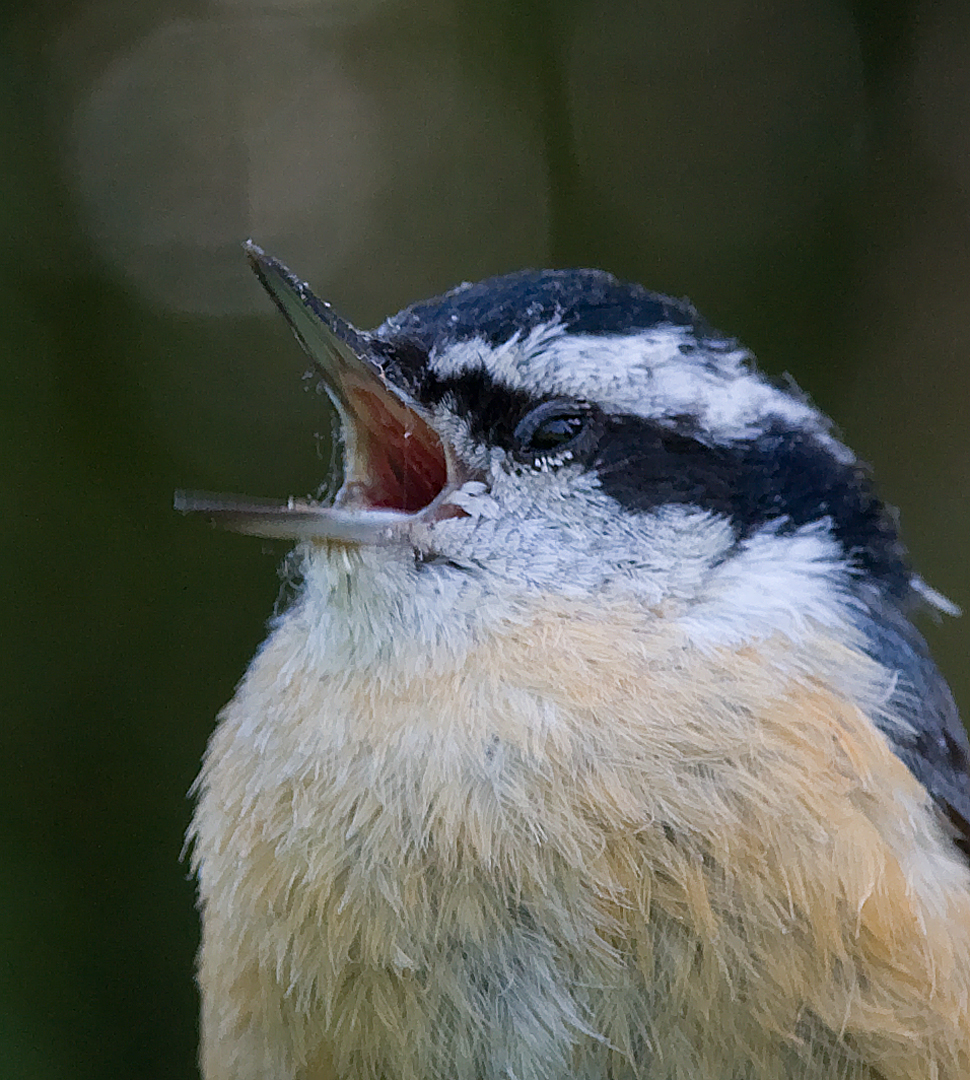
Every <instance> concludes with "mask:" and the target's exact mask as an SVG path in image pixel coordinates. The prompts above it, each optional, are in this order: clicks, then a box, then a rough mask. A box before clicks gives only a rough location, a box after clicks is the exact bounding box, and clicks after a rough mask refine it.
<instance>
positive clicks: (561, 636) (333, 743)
mask: <svg viewBox="0 0 970 1080" xmlns="http://www.w3.org/2000/svg"><path fill="white" fill-rule="evenodd" d="M612 615H613V618H612V619H611V620H610V622H609V623H605V622H604V621H603V620H601V619H598V618H597V617H596V615H595V612H592V611H588V610H587V611H583V610H579V609H577V608H575V607H573V608H569V609H567V608H565V607H563V608H561V609H559V610H546V611H544V612H541V613H538V612H537V613H536V615H535V617H534V618H533V619H532V620H531V621H529V622H527V623H522V624H520V625H518V626H515V627H508V628H506V630H505V631H504V632H503V633H501V634H497V635H495V636H493V637H491V638H489V639H488V640H487V641H486V642H485V643H482V644H480V645H479V646H477V647H476V648H473V649H471V650H470V651H469V652H468V654H467V655H466V656H465V657H463V658H462V662H461V663H460V664H455V665H451V666H448V665H443V666H442V667H440V668H439V669H438V670H434V671H432V670H425V671H423V672H422V671H417V670H411V671H404V670H397V671H392V670H389V669H385V670H383V671H376V670H371V671H368V672H358V673H356V674H346V673H345V674H343V675H341V676H339V677H338V676H334V677H332V678H327V679H321V678H320V677H319V676H318V675H317V674H315V673H314V671H313V670H312V669H310V668H305V667H302V666H301V665H300V663H296V664H294V661H293V658H294V657H299V656H301V655H305V650H301V648H300V646H299V642H297V641H295V640H294V638H293V636H292V634H293V633H294V632H296V631H294V629H293V628H292V627H287V626H286V624H284V626H283V627H281V628H280V630H279V631H278V632H277V636H276V638H275V639H271V642H270V643H269V644H268V646H267V647H266V648H265V649H264V650H263V652H262V653H261V655H260V657H259V658H258V659H257V661H256V662H255V663H254V666H253V668H252V669H251V671H250V673H249V675H248V677H247V679H246V681H245V682H244V684H243V686H242V687H241V689H240V692H239V694H238V695H237V697H236V699H235V700H234V702H233V703H232V704H231V705H230V706H229V707H228V708H227V710H226V712H225V714H224V716H223V719H222V723H221V725H220V728H219V729H218V731H217V733H216V735H215V737H214V740H213V743H212V747H211V749H210V753H209V757H208V761H207V764H206V769H205V773H204V775H203V781H202V786H203V795H202V800H201V802H200V809H199V812H198V815H197V819H196V820H197V825H196V836H197V838H196V858H197V860H198V862H199V864H200V880H201V890H202V898H203V902H204V904H205V906H206V941H205V942H204V945H203V957H202V968H201V979H202V982H203V984H204V986H205V989H206V998H207V1001H209V1002H210V1003H212V1007H211V1011H210V1013H209V1015H208V1016H207V1017H206V1026H207V1031H208V1035H207V1039H206V1046H207V1049H206V1053H207V1054H208V1055H209V1059H208V1061H207V1068H208V1072H207V1075H208V1076H210V1077H212V1078H221V1077H230V1076H231V1077H234V1078H237V1080H238V1078H240V1077H249V1076H252V1077H254V1078H255V1077H256V1076H265V1075H270V1074H271V1075H274V1076H277V1077H293V1078H297V1077H299V1078H313V1080H316V1078H318V1077H319V1078H323V1077H339V1078H344V1077H354V1078H363V1077H367V1078H374V1080H376V1078H378V1077H380V1078H382V1080H419V1078H421V1080H424V1078H426V1077H429V1076H449V1077H452V1078H454V1080H485V1078H489V1080H490V1078H492V1077H495V1078H497V1077H499V1076H504V1077H507V1076H516V1077H519V1078H521V1080H554V1078H561V1077H566V1076H570V1077H577V1076H578V1077H589V1078H593V1077H597V1078H600V1077H608V1076H609V1077H621V1076H631V1077H632V1076H641V1077H649V1078H651V1080H688V1077H689V1078H691V1080H725V1078H730V1080H735V1078H738V1080H741V1078H744V1080H748V1078H749V1077H750V1078H762V1077H763V1078H766V1080H767V1078H769V1077H771V1078H773V1080H775V1078H778V1077H781V1076H785V1077H806V1078H809V1077H822V1076H825V1077H828V1076H831V1075H834V1074H835V1073H834V1072H833V1070H839V1069H841V1070H842V1072H839V1073H838V1075H840V1076H841V1075H847V1076H858V1077H860V1078H862V1077H866V1078H868V1077H870V1076H876V1075H877V1074H876V1073H875V1072H872V1071H871V1070H870V1069H869V1067H868V1066H863V1065H862V1064H853V1062H854V1061H856V1062H862V1061H868V1062H873V1061H876V1062H879V1064H880V1069H881V1075H882V1076H884V1077H887V1078H897V1077H898V1078H906V1080H910V1078H912V1080H917V1078H920V1080H921V1078H923V1077H925V1076H928V1075H930V1072H928V1071H926V1070H927V1069H928V1068H929V1067H930V1065H931V1063H934V1064H935V1067H937V1068H938V1069H939V1075H940V1076H941V1077H947V1078H950V1077H952V1078H953V1080H956V1078H957V1077H958V1076H960V1075H964V1073H960V1072H958V1071H955V1070H956V1069H957V1067H958V1064H959V1067H960V1068H964V1066H965V1065H966V1064H967V1062H968V1059H967V1056H966V1055H967V1054H968V1052H970V1050H968V1046H967V1041H968V1036H967V1035H966V1032H965V1029H964V1028H961V1026H960V1025H961V1024H963V1023H965V1021H966V1007H967V1006H966V998H964V1000H963V1002H962V1004H961V1003H960V1002H958V1001H957V1000H955V999H954V1000H953V1001H950V1002H942V1001H940V1000H936V1001H935V1002H934V1004H933V1006H932V1009H930V1007H929V1006H928V1005H927V1004H922V1005H921V1004H919V1002H921V1001H924V1000H925V1001H927V1002H928V1001H929V999H930V997H932V995H933V994H937V995H939V994H949V993H951V991H950V990H943V989H939V988H935V987H936V986H937V984H938V982H939V980H937V979H936V978H935V977H934V974H933V973H934V972H935V971H939V970H942V968H943V967H947V968H948V969H952V968H953V965H954V964H955V963H959V962H960V961H959V960H958V959H955V958H958V957H959V956H960V955H961V954H960V951H959V950H960V948H961V947H962V948H963V954H962V955H963V956H966V955H970V941H967V940H965V939H967V938H970V898H968V896H967V890H966V873H965V871H964V870H962V868H961V867H960V866H959V865H958V864H957V863H956V862H955V861H954V860H952V859H951V858H950V856H949V854H948V850H947V847H946V844H945V841H944V838H943V837H942V834H941V831H940V829H939V826H938V825H937V824H936V821H935V818H934V816H933V814H932V811H931V809H930V807H929V805H928V800H927V799H926V796H925V793H923V792H922V790H921V789H920V788H919V786H918V785H917V784H916V783H915V781H913V779H912V778H911V777H910V775H909V773H908V772H907V770H906V769H905V768H904V767H903V766H902V765H901V764H900V763H899V762H898V760H897V759H896V758H895V757H894V756H893V754H892V753H891V752H890V750H889V749H888V747H887V746H886V744H885V741H884V740H883V738H882V736H880V735H879V734H878V732H877V731H876V730H875V728H874V727H873V726H872V724H871V723H870V722H869V721H868V719H867V718H866V716H865V714H864V713H863V712H862V711H861V710H860V709H859V708H858V706H857V705H855V704H852V703H849V702H846V701H844V700H840V699H839V698H838V697H837V696H836V695H834V694H832V693H831V692H830V691H828V690H823V689H822V684H821V683H820V682H819V681H818V680H816V679H815V678H814V677H812V676H811V675H804V674H802V675H798V676H796V674H795V672H796V671H797V670H798V663H797V658H795V657H793V656H792V655H791V650H790V649H788V648H786V647H782V646H781V645H778V644H775V645H765V646H764V648H762V649H753V648H752V649H749V650H746V651H743V652H741V653H734V654H732V655H731V657H730V662H727V658H725V657H715V656H707V657H704V656H700V655H698V654H696V653H693V652H691V651H690V650H688V649H685V648H684V645H683V642H682V641H678V640H676V639H673V638H671V637H670V636H666V637H665V636H663V635H660V634H658V633H656V632H652V631H649V630H648V629H647V625H648V624H646V623H644V622H643V620H642V618H640V617H637V616H635V615H634V614H632V613H624V612H623V611H622V610H620V611H614V612H613V613H612ZM617 620H619V621H620V622H623V623H624V625H623V626H619V625H618V623H617ZM811 652H812V654H813V655H814V656H816V657H817V658H821V660H820V662H821V663H824V658H825V656H826V654H828V655H829V656H831V658H832V661H833V663H836V662H837V664H838V666H839V668H840V670H842V671H843V672H844V671H845V665H846V664H847V663H850V664H855V665H856V667H857V668H858V670H857V673H856V674H857V675H858V678H857V679H856V680H855V682H856V684H857V685H867V684H869V685H873V686H875V685H876V683H877V682H878V680H877V679H875V678H874V675H875V673H874V672H873V671H871V670H866V665H867V664H868V663H869V662H868V661H864V660H863V659H862V658H861V657H859V656H857V655H855V654H853V653H852V652H851V650H849V649H848V648H846V647H844V646H841V645H839V644H838V643H836V642H832V641H823V640H819V641H816V642H814V643H813V647H812V650H811ZM961 875H962V876H961ZM907 926H909V927H910V929H911V931H912V932H911V933H910V934H908V935H907V933H906V928H907ZM934 927H938V928H939V930H938V933H934V932H933V928H934ZM944 929H945V934H944V932H943V931H944ZM954 935H956V936H954ZM960 935H962V938H961V937H960ZM961 941H963V945H962V946H961V944H960V942H961ZM941 965H942V967H941ZM961 980H962V981H961ZM947 985H948V986H957V987H961V986H962V988H963V990H964V992H966V991H968V989H970V972H963V973H962V975H961V976H960V978H959V979H957V980H956V981H954V980H949V981H948V983H947ZM915 987H919V988H920V989H919V990H918V991H916V990H914V988H915ZM894 995H895V997H896V998H898V999H900V1000H910V1001H911V1007H910V1008H909V1011H908V1013H907V1012H904V1013H898V1009H897V1013H898V1016H899V1018H898V1019H894V1020H893V1025H892V1031H887V1030H885V1016H884V1013H885V1007H886V1003H887V1001H889V1000H890V999H891V998H893V996H894ZM927 995H929V997H927ZM961 1010H962V1011H961ZM924 1013H925V1014H926V1015H925V1016H924ZM880 1017H882V1020H880ZM941 1017H946V1019H945V1020H944V1019H941ZM927 1018H930V1019H929V1023H930V1026H929V1027H928V1026H927V1024H928V1020H927ZM949 1024H952V1027H948V1026H947V1025H949ZM944 1029H945V1030H944ZM229 1031H231V1032H234V1033H235V1034H234V1037H233V1039H232V1040H231V1042H230V1040H229V1039H228V1038H225V1037H220V1035H219V1033H220V1032H222V1033H225V1032H229ZM246 1032H253V1033H257V1032H258V1038H257V1037H256V1035H255V1034H253V1036H252V1037H251V1038H247V1037H246ZM847 1032H848V1033H850V1034H851V1041H846V1039H845V1038H844V1037H843V1036H844V1035H845V1034H846V1033H847ZM961 1032H962V1033H961ZM230 1045H231V1046H232V1049H231V1051H230V1050H229V1047H230ZM852 1047H855V1049H852ZM863 1051H864V1052H863ZM883 1062H884V1064H883ZM853 1070H855V1071H853Z"/></svg>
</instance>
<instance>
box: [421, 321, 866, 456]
mask: <svg viewBox="0 0 970 1080" xmlns="http://www.w3.org/2000/svg"><path fill="white" fill-rule="evenodd" d="M750 360H751V354H750V353H749V352H747V350H745V349H743V348H741V347H739V346H735V345H734V344H733V343H732V342H730V341H727V340H720V339H712V340H711V341H709V342H698V340H697V339H696V338H695V337H694V336H693V335H692V333H691V332H690V331H689V330H688V329H686V328H681V327H663V328H659V329H658V328H656V327H654V328H651V329H648V330H643V331H641V332H639V333H635V334H616V335H591V334H570V333H569V332H568V331H567V330H566V329H565V328H564V327H563V326H562V324H561V323H557V322H553V323H545V324H543V325H542V326H539V327H536V328H535V329H534V330H532V331H531V332H530V333H529V334H527V335H525V336H524V337H523V336H519V335H516V336H514V337H512V338H511V339H510V340H509V341H507V342H504V343H503V344H501V345H499V346H496V347H492V346H490V345H489V344H488V343H487V342H486V341H484V340H483V339H472V340H465V341H460V342H455V343H450V344H448V345H446V346H444V347H443V348H442V349H440V350H436V351H435V353H434V354H433V356H432V358H431V366H432V368H433V369H434V371H435V372H436V374H438V375H439V376H440V377H442V378H449V377H458V376H460V375H461V373H462V372H463V371H469V370H474V369H475V368H480V367H484V368H485V369H486V370H487V371H488V372H489V374H491V375H492V377H493V378H494V379H496V380H497V381H499V382H502V383H504V384H505V385H506V386H509V387H512V388H514V389H521V390H526V391H528V392H531V393H537V394H543V395H549V394H550V393H552V394H562V395H563V396H564V397H579V398H584V399H587V400H591V401H595V402H596V403H597V404H598V405H600V406H601V407H602V408H604V409H606V410H607V411H615V412H618V413H630V414H634V415H639V416H643V417H647V418H657V419H662V418H664V417H671V416H691V417H693V418H696V420H697V423H698V426H699V428H700V430H701V431H702V432H703V433H704V434H706V435H707V436H708V437H709V438H710V439H712V440H713V441H715V442H719V443H731V442H737V441H741V440H747V439H751V438H753V437H756V436H757V435H759V434H761V433H762V432H764V431H765V430H766V429H767V428H769V427H770V426H772V425H773V424H776V423H780V424H781V426H783V427H786V428H792V429H795V430H801V431H804V432H805V433H806V434H808V435H812V436H814V437H815V438H816V439H817V440H818V442H819V443H820V444H821V445H823V446H824V447H825V448H826V449H827V450H828V451H829V452H830V453H832V454H833V455H834V456H835V457H836V458H837V460H839V461H841V462H843V463H844V464H852V463H854V462H855V460H856V458H855V455H854V454H853V453H852V452H851V451H850V450H849V449H848V448H847V447H845V446H844V445H843V444H842V443H840V442H839V441H838V440H837V439H836V438H834V437H833V435H832V431H831V424H830V422H829V421H828V420H827V419H826V418H825V417H824V416H823V415H822V413H820V412H819V411H818V410H817V409H816V408H814V406H812V405H811V404H810V403H809V402H807V401H805V400H802V399H801V398H799V397H797V396H795V394H793V393H790V392H787V391H785V390H782V389H779V388H778V387H776V386H773V385H772V384H771V383H770V382H768V381H767V380H766V379H765V378H764V377H763V376H762V375H760V374H759V373H758V372H757V371H755V370H753V369H752V368H751V366H750V364H749V362H750Z"/></svg>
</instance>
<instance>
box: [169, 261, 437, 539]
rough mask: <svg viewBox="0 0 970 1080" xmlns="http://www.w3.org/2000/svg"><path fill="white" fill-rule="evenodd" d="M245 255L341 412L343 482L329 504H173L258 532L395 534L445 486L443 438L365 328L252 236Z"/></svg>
mask: <svg viewBox="0 0 970 1080" xmlns="http://www.w3.org/2000/svg"><path fill="white" fill-rule="evenodd" d="M246 254H247V256H248V257H249V261H250V263H251V265H252V267H253V270H254V271H255V272H256V275H257V277H258V278H259V280H260V282H261V283H262V285H263V287H264V288H265V289H266V291H267V292H268V293H269V294H270V296H271V297H272V299H273V302H274V303H275V304H276V306H277V307H278V308H279V310H280V311H281V312H282V314H283V316H284V317H285V318H286V321H287V322H288V323H289V325H290V328H291V329H292V331H293V333H294V334H295V335H296V338H297V340H298V341H299V342H300V344H301V345H302V346H303V349H304V351H305V352H306V353H307V355H308V356H309V357H310V360H311V362H312V363H313V366H314V368H315V370H316V371H317V372H318V374H319V375H320V376H321V379H322V381H323V384H324V387H325V389H326V391H327V393H328V395H329V396H330V398H331V400H332V401H333V403H334V405H335V406H336V408H337V411H338V412H339V414H340V419H341V424H342V428H343V441H344V447H345V461H344V483H343V485H342V487H341V489H340V491H339V492H338V494H337V497H336V499H335V501H334V504H333V506H321V505H319V504H317V503H312V502H308V501H307V502H298V501H296V500H292V499H291V500H289V501H288V502H287V503H286V504H285V505H283V506H280V505H278V504H273V503H271V502H264V501H262V500H253V499H236V498H233V497H228V496H222V495H207V494H205V493H189V492H180V493H178V494H177V495H176V499H175V505H176V509H179V510H182V511H185V512H201V513H205V514H208V515H209V516H211V517H213V518H215V519H216V520H218V521H219V522H220V523H221V524H224V525H226V526H227V527H228V528H231V529H235V530H236V531H239V532H247V533H252V534H255V535H258V536H274V537H294V538H295V537H302V538H329V539H337V540H348V541H351V542H354V541H364V542H369V541H375V540H378V539H381V538H383V537H389V536H391V535H393V534H394V533H395V532H396V531H397V530H398V529H399V528H400V527H401V526H402V525H405V524H406V523H407V522H408V521H409V520H410V519H411V518H413V516H414V515H415V514H417V513H418V512H420V511H421V510H423V509H424V508H425V507H427V506H428V505H429V504H430V503H432V502H434V500H435V499H436V498H437V497H438V496H439V495H440V494H441V493H442V491H444V489H445V487H446V486H447V484H448V464H447V459H446V455H445V450H444V447H443V445H442V442H441V439H440V438H439V437H438V435H437V434H436V433H435V431H434V430H433V429H432V428H431V427H430V425H429V424H428V423H427V422H426V421H425V420H424V419H423V418H422V417H421V416H420V415H419V414H418V412H417V411H416V410H415V408H414V407H413V405H412V403H411V402H410V401H409V400H408V399H407V398H406V396H405V395H404V394H403V392H402V391H401V390H399V389H398V388H396V387H394V386H392V385H391V384H390V383H389V382H388V381H387V379H386V378H385V376H384V372H383V369H382V368H381V366H380V364H378V363H377V362H376V360H374V359H373V356H372V352H371V350H370V348H369V344H368V341H367V338H366V337H365V336H364V335H362V334H360V333H359V332H358V331H357V330H355V329H354V327H353V326H351V325H350V324H349V323H347V322H345V321H344V320H343V319H341V318H340V317H339V316H338V315H337V314H336V313H335V312H334V310H333V308H332V307H331V306H330V305H329V304H328V303H326V302H325V301H322V300H320V299H318V298H317V297H316V296H314V294H313V293H312V292H311V291H310V289H309V287H308V286H307V285H306V284H305V283H304V282H303V281H301V280H300V279H299V278H297V277H296V276H295V275H294V274H292V273H291V272H290V271H289V270H288V269H287V267H285V266H284V265H283V264H282V263H281V262H279V261H278V260H277V259H274V258H272V257H271V256H269V255H266V254H265V253H264V252H263V251H262V250H261V249H260V248H258V247H257V246H256V245H255V244H253V243H252V242H249V243H247V244H246Z"/></svg>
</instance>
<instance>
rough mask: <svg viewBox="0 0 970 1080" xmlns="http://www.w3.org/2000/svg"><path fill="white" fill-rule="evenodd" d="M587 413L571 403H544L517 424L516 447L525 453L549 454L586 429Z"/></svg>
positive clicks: (570, 441) (568, 442)
mask: <svg viewBox="0 0 970 1080" xmlns="http://www.w3.org/2000/svg"><path fill="white" fill-rule="evenodd" d="M588 421H589V410H588V409H586V408H585V407H584V406H582V405H579V404H577V403H576V402H573V401H546V402H544V403H543V404H542V405H540V406H538V408H535V409H533V410H532V411H531V412H530V413H527V414H526V416H524V417H523V418H522V420H520V421H519V424H518V427H516V429H515V442H516V447H517V449H518V450H520V451H524V452H526V453H529V454H553V453H555V452H556V451H558V450H562V449H564V448H565V447H566V446H568V445H569V444H570V443H572V442H573V441H574V440H575V439H577V438H578V437H579V436H580V435H582V433H583V432H584V431H585V430H586V426H587V423H588Z"/></svg>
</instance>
